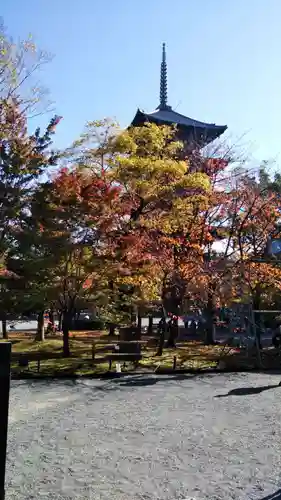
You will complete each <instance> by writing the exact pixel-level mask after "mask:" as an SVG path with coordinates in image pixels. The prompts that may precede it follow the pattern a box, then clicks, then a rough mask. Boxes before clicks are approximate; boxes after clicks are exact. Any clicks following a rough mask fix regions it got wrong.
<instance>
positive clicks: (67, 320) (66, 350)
mask: <svg viewBox="0 0 281 500" xmlns="http://www.w3.org/2000/svg"><path fill="white" fill-rule="evenodd" d="M71 319H72V313H71V311H64V312H63V317H62V334H63V355H64V357H65V358H68V357H69V356H70V346H69V330H70V327H71Z"/></svg>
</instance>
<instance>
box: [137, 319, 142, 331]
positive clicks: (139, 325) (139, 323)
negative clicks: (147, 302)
mask: <svg viewBox="0 0 281 500" xmlns="http://www.w3.org/2000/svg"><path fill="white" fill-rule="evenodd" d="M137 327H138V330H139V331H140V333H141V314H138V318H137Z"/></svg>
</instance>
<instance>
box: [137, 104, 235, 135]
mask: <svg viewBox="0 0 281 500" xmlns="http://www.w3.org/2000/svg"><path fill="white" fill-rule="evenodd" d="M145 122H154V123H159V124H163V125H164V124H165V125H169V124H170V125H172V124H175V125H178V126H180V127H181V128H188V129H201V130H202V132H203V133H204V132H205V133H206V135H209V134H210V135H215V136H217V137H219V136H220V135H221V134H223V133H224V132H225V131H226V129H227V125H216V124H215V123H206V122H200V121H198V120H193V119H192V118H189V117H188V116H184V115H182V114H180V113H177V112H176V111H174V110H173V109H172V108H171V107H167V108H166V109H159V108H158V109H156V110H155V111H152V112H151V113H146V112H145V111H141V110H140V109H138V110H137V112H136V115H135V117H134V119H133V121H132V125H133V126H137V125H141V124H143V123H145Z"/></svg>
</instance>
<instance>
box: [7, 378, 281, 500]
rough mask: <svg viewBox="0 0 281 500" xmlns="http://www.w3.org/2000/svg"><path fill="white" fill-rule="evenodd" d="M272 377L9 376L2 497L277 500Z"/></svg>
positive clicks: (279, 483)
mask: <svg viewBox="0 0 281 500" xmlns="http://www.w3.org/2000/svg"><path fill="white" fill-rule="evenodd" d="M279 380H280V377H278V376H276V375H257V374H242V375H208V376H201V377H178V379H176V378H174V379H169V378H165V377H158V378H157V377H142V376H139V377H133V378H123V379H119V380H111V381H85V380H83V381H78V382H76V381H75V382H30V381H21V382H13V383H12V391H11V407H10V428H9V450H8V451H9V457H8V464H7V488H6V500H12V499H17V500H31V499H34V500H35V499H36V500H38V499H40V498H42V499H44V500H50V499H54V500H70V499H71V500H72V499H75V500H82V499H83V500H85V499H91V500H138V499H139V500H156V499H158V500H180V499H185V498H188V499H189V498H192V499H193V498H194V499H195V500H203V499H204V500H205V499H208V500H215V499H217V500H220V499H223V500H229V499H237V500H238V499H239V500H246V499H255V500H265V499H266V500H269V499H272V500H280V499H281V469H280V462H281V427H280V407H281V387H280V388H278V387H273V388H271V389H268V390H264V391H262V392H260V393H253V390H252V391H247V390H245V391H243V390H239V389H243V388H253V387H254V388H258V387H262V386H268V385H274V384H278V382H279ZM232 390H234V394H232V395H229V396H226V395H227V393H228V392H229V391H232ZM245 392H246V393H248V392H250V394H245ZM251 392H252V393H251ZM216 396H225V397H216ZM279 490H280V491H279ZM278 491H279V493H278ZM268 495H269V496H268Z"/></svg>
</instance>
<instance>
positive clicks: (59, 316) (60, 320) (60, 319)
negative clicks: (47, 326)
mask: <svg viewBox="0 0 281 500" xmlns="http://www.w3.org/2000/svg"><path fill="white" fill-rule="evenodd" d="M58 331H59V332H61V331H62V311H58Z"/></svg>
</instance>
